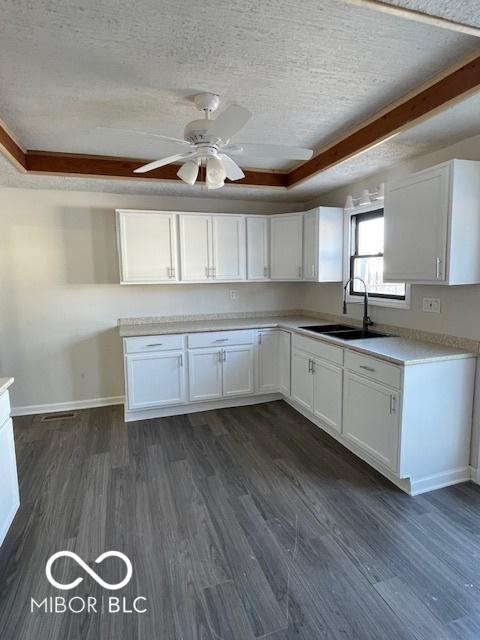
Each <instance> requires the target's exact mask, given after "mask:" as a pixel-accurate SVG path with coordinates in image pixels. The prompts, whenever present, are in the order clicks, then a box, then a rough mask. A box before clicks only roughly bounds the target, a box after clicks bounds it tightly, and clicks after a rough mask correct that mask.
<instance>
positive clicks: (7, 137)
mask: <svg viewBox="0 0 480 640" xmlns="http://www.w3.org/2000/svg"><path fill="white" fill-rule="evenodd" d="M0 151H1V152H2V153H3V154H4V155H5V156H6V157H7V158H8V159H9V160H10V162H12V163H13V164H14V165H15V166H16V167H17V169H19V170H20V171H24V170H25V151H24V150H23V149H22V148H21V147H20V145H19V144H18V143H17V142H16V141H15V140H14V138H13V136H12V135H11V134H10V133H9V132H8V131H7V129H6V127H5V126H4V125H3V124H2V123H1V122H0Z"/></svg>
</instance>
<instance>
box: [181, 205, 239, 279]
mask: <svg viewBox="0 0 480 640" xmlns="http://www.w3.org/2000/svg"><path fill="white" fill-rule="evenodd" d="M178 217H179V219H180V265H181V277H182V280H183V281H187V282H199V281H208V282H214V281H215V280H217V281H218V280H220V281H221V280H225V281H230V280H244V279H245V218H244V216H236V215H202V214H197V213H191V214H189V213H182V214H179V216H178Z"/></svg>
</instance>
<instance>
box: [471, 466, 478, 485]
mask: <svg viewBox="0 0 480 640" xmlns="http://www.w3.org/2000/svg"><path fill="white" fill-rule="evenodd" d="M470 480H471V481H472V482H474V483H475V484H480V468H479V467H470Z"/></svg>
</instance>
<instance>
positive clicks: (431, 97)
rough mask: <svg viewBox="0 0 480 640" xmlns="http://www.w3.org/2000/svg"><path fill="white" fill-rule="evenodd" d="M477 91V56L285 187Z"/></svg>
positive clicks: (301, 169) (299, 170)
mask: <svg viewBox="0 0 480 640" xmlns="http://www.w3.org/2000/svg"><path fill="white" fill-rule="evenodd" d="M479 89H480V56H477V57H476V58H474V59H473V60H470V61H469V62H467V63H466V64H464V65H463V66H461V67H459V68H458V69H455V70H454V71H452V72H451V73H449V74H448V75H445V76H444V77H441V78H440V80H437V81H436V82H434V84H431V85H430V86H428V87H427V88H426V89H423V90H422V91H420V92H418V93H416V94H414V95H413V96H411V97H409V98H407V99H406V100H404V101H403V102H401V103H400V104H397V105H396V106H395V107H393V108H391V109H390V110H389V111H386V112H384V113H382V114H381V115H379V116H377V117H376V118H375V119H373V120H371V121H369V122H368V123H367V124H365V125H364V126H362V127H360V128H359V129H357V130H356V131H354V132H353V133H351V134H350V135H348V136H346V137H344V138H342V139H341V140H340V141H338V142H337V143H335V144H334V145H332V146H330V147H329V148H327V149H325V150H324V151H322V152H321V153H319V154H317V155H316V156H314V157H313V158H312V159H311V160H308V161H307V162H304V163H303V164H301V165H300V166H298V167H296V168H295V169H293V170H292V171H290V173H289V174H288V186H289V187H292V186H294V185H295V184H297V183H299V182H303V181H304V180H307V179H308V178H310V177H311V176H313V175H315V174H317V173H320V172H322V171H325V170H326V169H329V168H330V167H333V166H335V165H337V164H339V163H340V162H343V161H344V160H347V159H348V158H352V157H353V156H355V155H358V154H359V153H362V152H364V151H367V150H368V149H372V148H373V147H374V146H376V145H378V144H380V143H382V142H385V141H386V140H388V139H390V138H392V137H393V136H394V135H396V134H397V133H399V132H400V131H403V130H404V129H406V128H408V127H410V126H412V125H413V124H415V123H418V122H419V121H420V120H422V119H424V118H426V117H430V116H432V115H434V113H437V112H438V111H440V110H441V109H444V108H446V107H448V106H450V105H451V104H452V103H453V102H455V101H456V100H460V99H463V98H465V97H467V96H468V95H469V94H472V93H475V92H476V91H478V90H479Z"/></svg>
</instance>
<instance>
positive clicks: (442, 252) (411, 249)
mask: <svg viewBox="0 0 480 640" xmlns="http://www.w3.org/2000/svg"><path fill="white" fill-rule="evenodd" d="M449 184H450V167H449V166H441V167H437V168H434V169H431V170H428V171H421V172H419V173H418V174H414V175H413V176H409V177H408V178H406V179H404V180H401V181H399V182H396V183H394V184H391V185H390V186H388V188H387V191H386V194H385V212H384V217H385V248H384V260H385V270H384V278H385V280H393V281H397V282H415V281H422V282H442V281H444V280H445V271H446V270H445V265H446V246H447V221H448V211H449Z"/></svg>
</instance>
